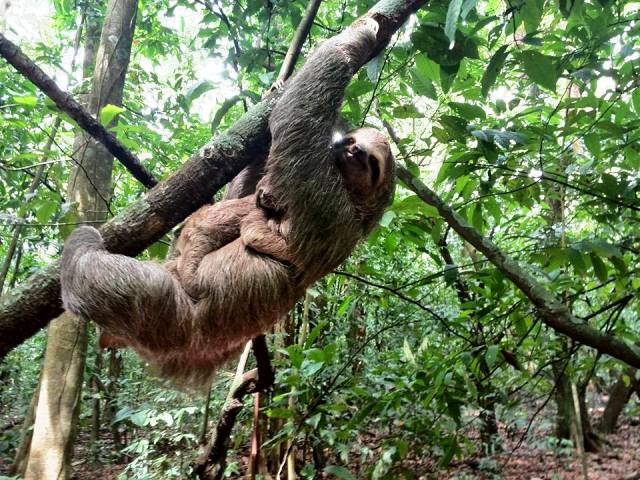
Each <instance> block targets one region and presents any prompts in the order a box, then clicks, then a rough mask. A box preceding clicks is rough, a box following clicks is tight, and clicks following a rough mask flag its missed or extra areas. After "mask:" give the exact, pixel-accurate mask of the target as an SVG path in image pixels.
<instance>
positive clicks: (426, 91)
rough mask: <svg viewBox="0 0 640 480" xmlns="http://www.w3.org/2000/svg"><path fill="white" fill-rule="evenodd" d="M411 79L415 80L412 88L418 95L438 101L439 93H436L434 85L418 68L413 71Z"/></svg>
mask: <svg viewBox="0 0 640 480" xmlns="http://www.w3.org/2000/svg"><path fill="white" fill-rule="evenodd" d="M411 79H412V80H413V82H412V84H411V88H413V91H414V92H416V93H417V94H418V95H422V96H423V97H427V98H431V99H433V100H437V99H438V93H437V92H436V89H435V87H434V86H433V83H431V80H429V79H428V78H427V77H425V76H424V75H422V74H421V73H420V71H419V70H418V69H417V68H414V69H412V70H411Z"/></svg>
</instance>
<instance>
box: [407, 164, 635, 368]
mask: <svg viewBox="0 0 640 480" xmlns="http://www.w3.org/2000/svg"><path fill="white" fill-rule="evenodd" d="M398 176H399V177H400V179H401V180H402V181H403V182H404V183H405V184H406V185H407V187H408V188H409V189H410V190H412V191H414V192H415V193H416V194H417V195H418V196H419V197H420V198H421V199H422V200H423V201H424V202H425V203H428V204H429V205H432V206H434V207H435V208H436V209H437V210H438V213H439V214H440V215H441V216H442V218H443V219H444V220H445V221H446V222H447V223H448V224H449V226H450V227H451V228H452V229H453V230H455V231H456V233H458V235H460V236H461V237H462V238H464V239H465V240H466V241H467V242H469V243H470V244H471V245H473V246H474V247H475V248H476V249H477V250H479V251H480V252H482V253H483V254H484V255H485V257H487V259H488V260H489V261H490V262H491V263H493V264H494V265H495V266H496V267H497V268H498V269H499V270H500V271H501V272H502V273H503V274H504V275H505V276H506V277H507V278H508V279H509V280H511V281H512V282H513V283H514V284H515V285H516V287H518V288H519V289H520V290H521V291H522V293H524V294H525V295H526V296H527V298H528V299H529V300H530V301H531V303H532V304H533V305H534V306H535V307H536V308H537V310H538V314H539V315H540V318H541V319H542V321H543V322H544V323H545V324H546V325H548V326H549V327H551V328H553V329H554V330H556V331H557V332H559V333H562V334H564V335H567V336H568V337H570V338H572V339H574V340H576V341H578V342H580V343H583V344H584V345H588V346H590V347H592V348H595V349H596V350H598V351H600V352H602V353H606V354H607V355H610V356H612V357H614V358H617V359H619V360H622V361H623V362H625V363H627V364H629V365H630V366H633V367H636V368H640V353H638V351H637V349H635V348H634V347H633V346H632V345H630V344H628V343H627V342H625V341H624V340H621V339H619V338H616V337H615V336H613V335H607V334H604V333H601V332H599V331H598V330H596V329H594V328H592V327H590V326H589V325H588V324H587V323H586V322H584V321H582V320H580V319H579V318H577V317H575V316H574V315H573V314H572V313H571V312H570V310H569V309H568V308H567V306H566V305H564V304H563V303H562V302H561V301H560V300H559V299H558V298H557V297H556V296H555V295H554V294H553V293H551V292H549V291H548V290H546V289H545V288H544V287H543V286H542V285H541V284H540V283H539V282H538V281H537V280H536V279H535V278H534V277H533V276H532V275H531V274H529V273H528V272H527V271H525V270H524V269H523V268H522V267H521V266H520V265H518V263H517V262H516V261H515V260H513V259H512V258H511V257H510V256H508V255H507V254H505V253H504V252H503V251H501V250H500V249H499V248H498V246H497V245H495V244H494V243H493V242H492V241H491V240H489V239H488V238H485V237H483V236H482V235H481V234H480V233H479V232H478V231H477V230H476V229H474V228H473V227H472V226H471V225H469V223H468V222H467V221H466V220H465V219H463V218H462V217H461V216H460V215H458V214H457V213H456V212H455V211H454V210H453V209H452V208H451V207H450V206H449V205H447V204H446V203H445V202H444V201H443V200H442V199H441V198H440V197H439V196H438V195H436V193H435V192H434V191H432V190H431V189H430V188H428V187H427V186H426V185H425V184H424V183H422V182H421V181H420V180H419V179H417V178H415V177H414V176H413V175H411V173H410V172H409V171H408V170H406V169H404V168H399V169H398Z"/></svg>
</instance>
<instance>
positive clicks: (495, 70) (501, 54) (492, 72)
mask: <svg viewBox="0 0 640 480" xmlns="http://www.w3.org/2000/svg"><path fill="white" fill-rule="evenodd" d="M508 48H509V45H503V46H501V47H500V48H499V49H498V50H497V51H496V53H494V54H493V57H491V60H489V65H487V69H486V70H485V71H484V73H483V74H482V80H481V82H480V83H481V85H482V96H483V97H484V98H487V94H488V93H489V89H490V88H491V87H493V84H494V83H496V78H498V75H499V74H500V71H501V70H502V67H503V66H504V62H505V60H506V59H507V56H508V55H509V52H508V51H507V49H508Z"/></svg>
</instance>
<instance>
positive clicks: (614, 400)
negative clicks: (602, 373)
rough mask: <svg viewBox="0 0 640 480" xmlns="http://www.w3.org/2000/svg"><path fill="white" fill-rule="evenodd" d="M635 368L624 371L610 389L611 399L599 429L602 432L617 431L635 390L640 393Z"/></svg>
mask: <svg viewBox="0 0 640 480" xmlns="http://www.w3.org/2000/svg"><path fill="white" fill-rule="evenodd" d="M635 372H636V371H635V369H633V368H629V369H627V370H625V371H624V372H622V373H621V374H620V376H619V377H618V380H617V381H616V382H615V383H614V384H613V387H611V390H610V391H609V401H608V402H607V405H606V406H605V408H604V413H603V414H602V418H601V419H600V423H599V425H598V430H599V431H600V432H602V433H613V432H615V431H616V426H617V423H618V418H619V417H620V414H621V413H622V411H623V410H624V406H625V405H626V404H627V402H628V401H629V399H630V398H631V395H632V394H633V392H634V391H636V392H638V394H640V382H638V380H636V378H635Z"/></svg>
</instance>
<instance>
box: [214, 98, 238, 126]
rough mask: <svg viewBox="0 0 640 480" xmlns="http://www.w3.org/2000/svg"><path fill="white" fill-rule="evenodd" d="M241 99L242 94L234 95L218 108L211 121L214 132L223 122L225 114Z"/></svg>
mask: <svg viewBox="0 0 640 480" xmlns="http://www.w3.org/2000/svg"><path fill="white" fill-rule="evenodd" d="M239 101H240V95H234V96H233V97H231V98H227V99H226V100H225V101H224V102H222V105H220V108H219V109H218V111H216V114H215V115H214V117H213V120H212V121H211V131H212V132H214V133H215V131H216V130H217V128H218V126H219V125H220V122H222V119H223V118H224V116H225V115H226V114H227V112H228V111H229V110H231V107H233V106H234V105H235V104H236V103H238V102H239Z"/></svg>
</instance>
